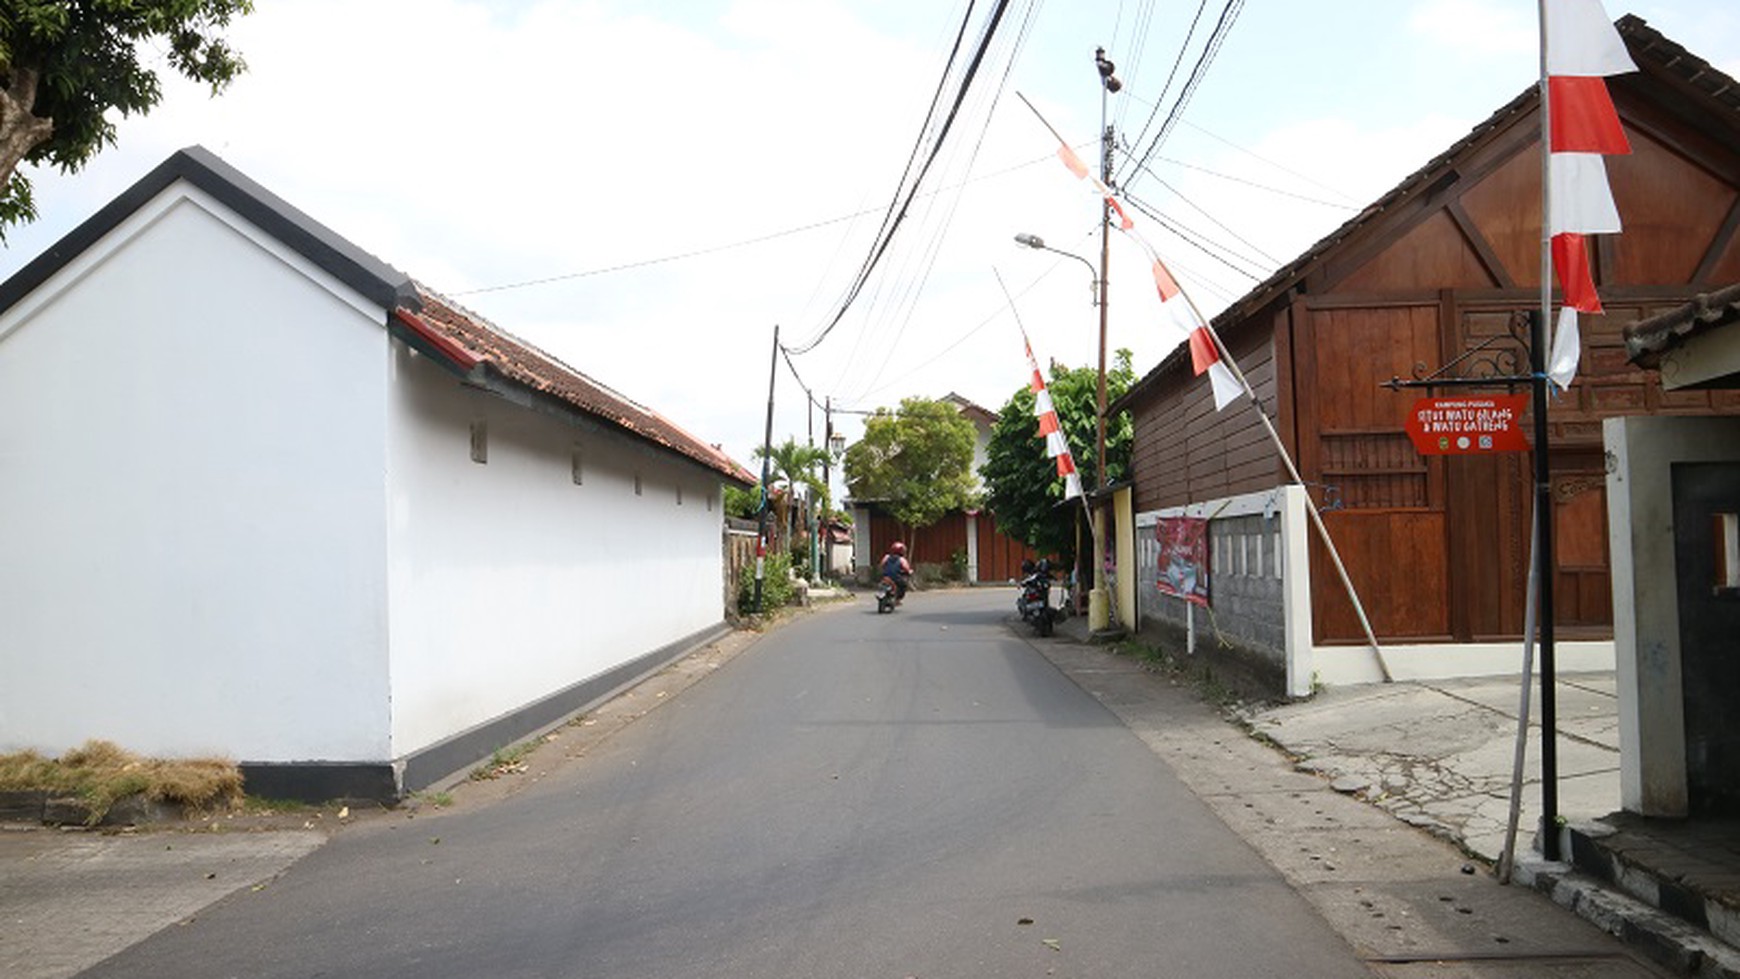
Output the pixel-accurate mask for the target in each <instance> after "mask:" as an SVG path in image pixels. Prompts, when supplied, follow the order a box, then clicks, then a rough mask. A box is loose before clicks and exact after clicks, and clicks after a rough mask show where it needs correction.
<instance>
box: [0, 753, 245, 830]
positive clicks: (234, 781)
mask: <svg viewBox="0 0 1740 979" xmlns="http://www.w3.org/2000/svg"><path fill="white" fill-rule="evenodd" d="M0 792H46V793H48V794H49V795H51V796H59V797H74V798H77V799H79V800H80V801H81V802H83V803H84V805H85V807H86V808H87V809H88V810H89V813H90V815H89V817H88V818H87V820H86V821H87V822H88V823H89V824H90V825H93V826H94V825H96V824H97V823H100V822H102V820H103V817H104V816H105V815H107V814H108V812H109V810H110V809H111V808H112V807H113V806H114V805H115V803H117V802H119V801H120V800H122V799H125V798H128V797H130V796H135V795H137V796H143V797H144V798H146V799H148V800H150V801H152V802H160V803H167V804H171V805H179V806H181V807H183V808H185V809H191V810H196V811H197V810H205V809H210V808H213V807H215V806H217V805H219V804H226V805H227V804H233V803H235V802H238V801H240V799H241V798H242V772H241V769H239V768H237V767H236V764H235V763H234V762H232V761H229V760H227V759H221V758H174V759H168V758H145V757H142V756H140V755H136V754H133V753H132V752H130V751H127V750H125V749H123V748H121V747H120V746H118V745H116V744H113V743H111V742H108V741H87V742H85V743H84V744H83V745H81V746H79V747H78V748H75V749H73V750H72V751H69V752H67V753H66V754H64V755H62V756H60V757H59V758H45V757H43V756H42V755H41V754H38V753H37V752H34V751H19V752H13V753H11V754H4V755H0Z"/></svg>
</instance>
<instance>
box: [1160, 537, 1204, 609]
mask: <svg viewBox="0 0 1740 979" xmlns="http://www.w3.org/2000/svg"><path fill="white" fill-rule="evenodd" d="M1154 539H1155V540H1158V541H1159V542H1160V573H1159V574H1158V575H1157V576H1156V578H1155V582H1156V584H1158V585H1159V586H1160V594H1162V595H1173V596H1176V597H1178V598H1182V599H1184V600H1185V601H1187V602H1194V603H1196V604H1197V605H1201V606H1203V607H1204V608H1206V607H1207V606H1208V521H1207V520H1205V519H1203V518H1201V517H1162V518H1160V522H1159V523H1157V524H1155V525H1154Z"/></svg>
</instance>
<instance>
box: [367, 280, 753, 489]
mask: <svg viewBox="0 0 1740 979" xmlns="http://www.w3.org/2000/svg"><path fill="white" fill-rule="evenodd" d="M413 284H414V286H415V287H416V290H417V296H418V299H419V300H420V301H421V308H420V309H411V308H408V306H401V307H399V308H398V309H396V310H395V311H394V315H395V316H397V317H398V318H399V319H400V320H401V321H403V322H406V323H407V325H408V326H411V328H412V329H414V330H417V332H419V333H422V334H424V335H425V336H426V337H428V338H429V339H431V340H432V341H433V342H434V344H435V346H436V347H437V348H438V349H440V350H441V351H442V353H443V354H444V355H445V356H447V357H448V358H449V359H450V360H451V361H452V362H453V364H454V366H456V367H457V368H459V369H460V370H461V371H468V370H471V369H473V368H474V367H476V366H478V365H484V366H487V367H488V368H489V369H490V370H493V371H494V372H496V373H498V374H500V375H501V376H502V377H505V378H507V379H509V380H512V381H515V382H518V383H519V384H521V385H524V386H525V387H527V388H530V389H532V390H534V391H538V392H540V393H542V394H545V395H548V396H550V397H553V398H556V399H557V400H559V401H562V402H564V403H566V404H568V405H570V406H572V407H574V408H576V409H579V410H580V411H582V412H584V413H586V414H588V415H592V416H593V417H595V418H598V419H600V420H602V421H604V422H606V423H608V424H610V425H612V426H615V427H617V428H621V429H623V430H625V431H626V432H628V433H629V434H631V435H634V436H637V437H639V438H641V439H644V440H646V441H648V442H651V443H653V444H654V445H658V446H661V447H663V448H665V449H669V450H671V451H672V452H676V453H678V454H680V455H683V456H687V457H688V458H690V459H692V460H694V461H695V462H698V463H700V464H702V465H704V466H706V467H708V468H710V469H713V470H716V471H717V472H719V473H721V474H722V475H724V476H726V477H728V478H730V479H733V480H736V481H737V482H739V483H744V484H752V483H754V482H755V477H754V476H753V475H752V474H750V473H749V471H748V470H746V469H745V468H744V467H743V466H742V465H740V464H739V463H738V462H737V461H736V460H734V459H732V458H731V457H730V456H729V455H728V454H726V452H725V451H724V450H723V449H721V448H720V447H718V446H716V445H709V444H708V443H706V442H704V441H702V440H701V439H700V438H697V437H696V436H694V435H692V434H690V433H689V432H687V431H685V430H684V429H683V428H682V427H681V426H680V425H677V424H676V423H675V422H672V421H671V420H670V419H668V418H666V417H664V416H663V415H661V414H659V413H658V412H656V411H654V410H652V409H651V408H647V407H645V406H643V405H640V404H636V403H635V402H634V401H633V400H631V399H630V398H628V397H627V396H626V395H623V394H622V393H620V392H618V391H614V390H612V389H610V388H609V387H607V386H605V385H604V384H601V383H599V382H598V381H595V380H593V379H592V378H590V377H587V376H586V375H585V374H582V373H581V372H579V371H577V370H575V369H574V368H572V367H570V366H568V365H567V364H565V363H563V362H562V361H561V360H560V359H558V358H557V357H555V356H554V355H552V354H549V353H546V352H545V351H543V350H540V349H539V348H538V347H536V346H534V345H532V344H531V343H529V342H527V341H525V340H522V339H520V338H519V337H516V336H514V335H513V334H511V333H509V332H507V331H506V330H503V329H502V328H501V327H498V326H496V325H495V324H493V323H491V322H489V321H488V320H486V319H484V318H483V317H482V316H479V315H478V314H476V313H474V312H472V311H470V310H468V309H465V308H464V307H462V306H460V305H458V304H457V303H454V302H453V301H451V300H449V299H447V298H446V297H445V296H442V295H441V294H440V293H437V292H435V291H434V290H432V289H430V288H428V287H427V286H425V285H423V284H422V283H420V282H415V283H413ZM449 345H451V347H453V348H457V349H449Z"/></svg>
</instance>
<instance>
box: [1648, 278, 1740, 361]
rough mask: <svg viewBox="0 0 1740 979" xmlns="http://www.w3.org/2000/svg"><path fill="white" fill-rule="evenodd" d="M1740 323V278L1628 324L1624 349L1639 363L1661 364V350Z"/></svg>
mask: <svg viewBox="0 0 1740 979" xmlns="http://www.w3.org/2000/svg"><path fill="white" fill-rule="evenodd" d="M1735 323H1740V282H1736V283H1734V284H1733V285H1730V286H1728V287H1726V288H1723V289H1717V290H1715V291H1713V292H1704V293H1699V294H1698V295H1696V296H1693V297H1692V300H1691V302H1688V303H1686V304H1685V305H1683V306H1677V307H1675V308H1673V309H1670V310H1668V311H1667V312H1665V313H1662V314H1660V315H1659V316H1651V317H1650V318H1649V319H1646V320H1639V321H1638V322H1636V323H1633V324H1631V325H1630V326H1628V327H1626V328H1625V352H1626V354H1627V355H1628V356H1629V359H1630V360H1631V362H1632V363H1634V364H1636V365H1638V366H1639V367H1660V366H1661V357H1662V354H1665V353H1667V352H1668V351H1670V350H1672V349H1673V348H1675V347H1677V346H1679V345H1680V344H1682V343H1684V342H1685V340H1686V338H1687V337H1690V336H1695V335H1697V334H1699V333H1704V332H1707V331H1709V330H1714V329H1716V328H1718V327H1728V326H1732V325H1734V324H1735Z"/></svg>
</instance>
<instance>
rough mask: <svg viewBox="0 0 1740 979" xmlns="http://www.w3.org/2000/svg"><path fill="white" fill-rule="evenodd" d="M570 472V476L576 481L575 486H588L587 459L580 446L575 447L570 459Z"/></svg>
mask: <svg viewBox="0 0 1740 979" xmlns="http://www.w3.org/2000/svg"><path fill="white" fill-rule="evenodd" d="M568 470H569V474H570V475H571V476H572V477H573V479H574V485H575V486H584V485H586V465H585V459H584V457H583V456H582V454H581V452H580V447H579V446H578V445H576V446H575V447H574V451H573V452H572V453H571V454H570V455H569V457H568Z"/></svg>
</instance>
